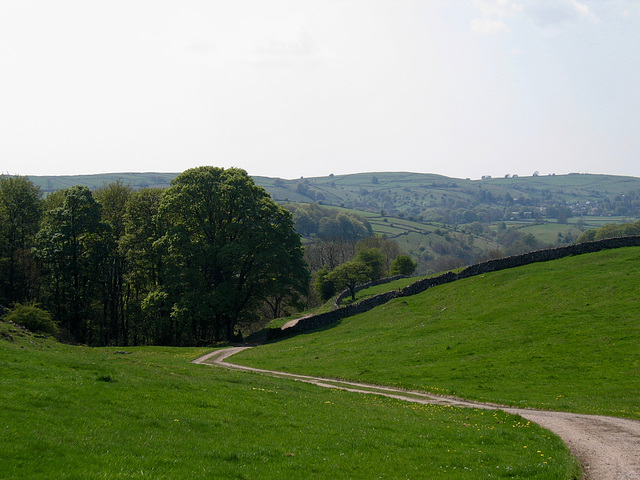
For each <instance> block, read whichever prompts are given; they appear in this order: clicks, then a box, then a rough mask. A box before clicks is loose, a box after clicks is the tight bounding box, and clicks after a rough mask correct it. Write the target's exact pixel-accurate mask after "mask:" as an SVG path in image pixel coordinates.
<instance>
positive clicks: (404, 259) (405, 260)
mask: <svg viewBox="0 0 640 480" xmlns="http://www.w3.org/2000/svg"><path fill="white" fill-rule="evenodd" d="M472 238H473V237H472ZM417 267H418V264H417V263H416V262H414V261H413V260H411V257H409V256H408V255H398V256H397V257H396V259H395V260H394V261H393V263H392V264H391V268H389V275H391V276H393V275H411V274H412V273H413V272H414V271H415V270H416V268H417Z"/></svg>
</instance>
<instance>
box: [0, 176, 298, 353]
mask: <svg viewBox="0 0 640 480" xmlns="http://www.w3.org/2000/svg"><path fill="white" fill-rule="evenodd" d="M309 282H310V274H309V270H308V268H307V265H306V263H305V261H304V250H303V247H302V244H301V241H300V236H299V235H298V234H297V233H296V231H295V228H294V221H293V218H292V216H291V214H290V213H289V212H288V211H287V210H286V209H284V208H283V207H280V206H278V205H277V204H276V203H275V202H273V200H272V199H271V197H270V196H269V195H268V194H267V193H266V191H265V190H264V189H262V188H261V187H258V186H256V185H255V184H254V182H253V180H252V179H251V178H250V177H249V176H248V175H247V173H246V172H245V171H244V170H241V169H235V168H231V169H226V170H225V169H222V168H217V167H199V168H194V169H190V170H187V171H185V172H183V173H182V174H180V175H179V176H178V177H176V178H175V179H174V180H173V181H172V183H171V186H170V187H169V188H168V189H165V190H162V189H154V188H144V189H141V190H138V191H133V190H132V189H131V188H129V187H128V186H125V185H123V184H122V183H121V182H115V183H111V184H108V185H105V186H103V187H102V188H99V189H97V190H95V191H94V192H92V191H91V190H89V189H88V188H86V187H82V186H74V187H71V188H69V189H66V190H61V191H57V192H54V193H52V194H50V195H48V196H47V197H46V198H45V199H43V198H42V195H41V192H40V190H39V188H38V187H36V186H35V185H34V184H33V183H32V182H30V181H29V180H28V179H27V178H26V177H14V176H2V177H0V305H3V306H5V307H9V306H13V307H14V308H15V307H16V306H20V305H28V306H30V307H33V306H34V305H36V304H37V305H38V306H39V307H41V308H42V310H44V311H46V312H48V314H50V315H51V317H52V320H53V322H55V324H56V325H57V326H58V327H59V331H60V334H59V335H60V336H61V337H62V338H63V339H64V340H67V341H70V342H78V343H84V344H90V345H141V344H163V345H187V344H190V345H193V344H199V343H211V342H216V341H232V340H237V339H238V336H239V332H240V330H241V326H242V325H243V324H244V323H246V322H251V321H252V320H254V319H255V318H256V316H257V315H258V311H259V309H260V308H265V306H266V307H267V308H269V309H270V310H271V311H272V312H273V314H274V316H277V315H279V313H281V312H282V310H283V309H284V308H286V306H288V305H295V304H296V302H297V301H298V300H299V298H300V296H301V295H305V294H306V293H307V292H308V288H309Z"/></svg>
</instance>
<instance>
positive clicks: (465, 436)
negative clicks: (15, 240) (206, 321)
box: [0, 322, 577, 480]
mask: <svg viewBox="0 0 640 480" xmlns="http://www.w3.org/2000/svg"><path fill="white" fill-rule="evenodd" d="M9 335H11V336H12V337H13V338H12V341H10V340H9ZM126 351H127V352H128V354H122V353H119V350H118V349H113V348H101V349H97V348H94V349H92V348H86V347H71V346H66V345H61V344H57V343H55V342H53V341H51V340H43V339H38V338H34V337H32V336H20V332H17V331H16V329H15V328H12V327H9V326H8V325H7V324H3V323H1V322H0V406H1V408H0V432H1V434H0V465H1V468H0V478H2V479H10V478H15V479H23V478H29V479H50V478H67V479H88V478H104V479H115V478H142V479H144V478H149V479H176V478H184V479H208V480H210V479H225V480H227V479H287V480H288V479H308V478H322V479H342V478H344V479H346V478H349V479H353V478H363V479H369V478H389V479H394V478H445V479H485V478H521V479H524V478H527V479H530V478H532V479H540V480H546V479H570V478H574V474H575V473H576V472H577V470H576V468H577V467H576V464H575V462H574V460H573V459H572V458H571V457H570V456H569V455H568V452H567V450H566V448H565V447H564V445H562V443H561V442H560V441H559V439H558V438H557V437H555V436H553V435H551V434H549V433H548V432H546V431H544V430H542V429H540V428H538V427H537V426H535V425H532V424H530V423H528V422H525V421H523V420H522V419H521V418H520V417H515V416H510V415H506V414H504V413H502V412H495V413H494V412H481V411H476V410H469V409H454V408H447V407H440V406H419V405H413V404H406V403H403V402H399V401H396V400H391V399H384V398H380V397H372V396H368V395H359V394H353V393H347V392H341V391H332V390H326V389H321V388H319V387H315V386H312V385H307V384H300V383H298V382H293V381H288V380H283V379H275V378H269V377H263V376H260V375H254V374H248V373H239V372H231V371H226V370H223V369H219V368H213V367H208V366H201V365H192V364H189V363H188V362H189V360H190V359H192V358H194V357H196V356H197V355H199V354H201V353H203V352H204V351H206V350H204V349H195V348H186V349H171V348H127V349H126ZM525 446H526V447H525Z"/></svg>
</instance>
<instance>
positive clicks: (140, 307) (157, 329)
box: [120, 188, 175, 345]
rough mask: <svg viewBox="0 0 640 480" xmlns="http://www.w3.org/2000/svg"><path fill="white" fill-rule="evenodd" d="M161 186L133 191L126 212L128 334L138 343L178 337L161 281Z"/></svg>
mask: <svg viewBox="0 0 640 480" xmlns="http://www.w3.org/2000/svg"><path fill="white" fill-rule="evenodd" d="M162 193H163V190H162V189H160V188H143V189H142V190H139V191H137V192H133V193H131V195H130V196H129V198H128V199H127V203H126V205H125V213H124V222H123V224H124V232H125V233H124V236H123V237H122V238H121V239H120V249H121V250H122V251H123V253H124V256H125V261H126V271H125V291H124V302H125V307H124V308H125V315H126V317H127V319H128V320H127V330H128V331H129V333H128V336H129V337H130V339H131V341H132V342H133V344H134V345H137V344H139V343H168V342H169V341H170V339H171V338H173V337H175V335H174V333H172V332H171V331H170V329H171V324H170V322H169V321H168V317H169V314H170V306H169V305H168V302H166V301H165V300H167V298H166V296H165V295H162V294H160V295H158V290H159V289H160V286H161V285H162V276H161V272H162V265H163V262H162V252H161V250H160V248H159V243H158V241H159V240H160V238H161V237H162V236H163V235H164V233H165V232H164V229H163V228H162V224H161V222H160V218H159V215H158V212H159V208H160V198H161V196H162Z"/></svg>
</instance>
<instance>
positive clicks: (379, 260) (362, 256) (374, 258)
mask: <svg viewBox="0 0 640 480" xmlns="http://www.w3.org/2000/svg"><path fill="white" fill-rule="evenodd" d="M354 260H355V261H357V262H362V263H363V264H365V265H366V266H367V267H369V269H370V271H371V273H370V274H369V278H368V279H367V281H368V280H379V279H381V278H382V277H383V276H384V273H385V268H384V266H385V261H386V258H385V256H384V255H383V253H382V252H381V251H380V250H379V249H378V248H368V247H362V246H361V247H359V248H358V249H357V253H356V256H355V258H354Z"/></svg>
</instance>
